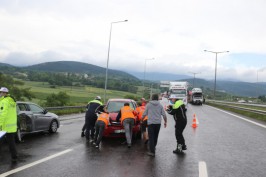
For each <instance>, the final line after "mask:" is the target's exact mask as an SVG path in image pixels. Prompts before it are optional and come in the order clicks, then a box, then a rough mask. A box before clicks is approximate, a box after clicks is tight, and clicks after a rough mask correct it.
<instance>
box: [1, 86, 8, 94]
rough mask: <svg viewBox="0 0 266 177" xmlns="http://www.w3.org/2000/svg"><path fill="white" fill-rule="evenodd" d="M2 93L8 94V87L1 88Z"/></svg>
mask: <svg viewBox="0 0 266 177" xmlns="http://www.w3.org/2000/svg"><path fill="white" fill-rule="evenodd" d="M0 92H6V93H8V89H7V88H6V87H1V89H0Z"/></svg>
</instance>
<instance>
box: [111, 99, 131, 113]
mask: <svg viewBox="0 0 266 177" xmlns="http://www.w3.org/2000/svg"><path fill="white" fill-rule="evenodd" d="M124 104H125V102H122V101H109V102H108V104H107V110H108V112H119V111H120V109H121V108H122V107H123V106H124ZM129 106H130V107H131V108H132V109H135V107H134V105H133V103H132V102H129Z"/></svg>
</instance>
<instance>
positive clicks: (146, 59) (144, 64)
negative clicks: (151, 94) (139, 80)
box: [143, 58, 154, 97]
mask: <svg viewBox="0 0 266 177" xmlns="http://www.w3.org/2000/svg"><path fill="white" fill-rule="evenodd" d="M147 60H154V58H149V59H145V64H144V75H143V97H144V90H145V89H144V88H145V85H144V82H145V77H146V63H147Z"/></svg>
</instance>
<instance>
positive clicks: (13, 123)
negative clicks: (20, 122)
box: [0, 87, 18, 162]
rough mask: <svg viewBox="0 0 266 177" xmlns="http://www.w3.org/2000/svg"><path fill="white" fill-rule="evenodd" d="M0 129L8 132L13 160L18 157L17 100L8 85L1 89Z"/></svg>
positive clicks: (7, 137)
mask: <svg viewBox="0 0 266 177" xmlns="http://www.w3.org/2000/svg"><path fill="white" fill-rule="evenodd" d="M0 130H1V131H5V132H6V135H5V137H6V140H7V143H8V147H9V151H10V153H11V160H12V162H16V161H17V159H18V155H17V149H16V143H15V136H16V132H17V110H16V101H15V99H14V98H13V97H11V96H10V94H8V89H7V88H6V87H1V89H0Z"/></svg>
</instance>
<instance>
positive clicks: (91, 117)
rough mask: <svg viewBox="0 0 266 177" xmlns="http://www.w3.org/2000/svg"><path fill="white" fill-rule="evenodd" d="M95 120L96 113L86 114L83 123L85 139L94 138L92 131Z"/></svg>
mask: <svg viewBox="0 0 266 177" xmlns="http://www.w3.org/2000/svg"><path fill="white" fill-rule="evenodd" d="M96 120H97V115H96V114H94V113H93V114H86V120H85V125H86V133H85V135H86V139H87V140H89V139H90V138H92V139H93V138H94V133H95V128H94V126H95V122H96Z"/></svg>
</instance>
